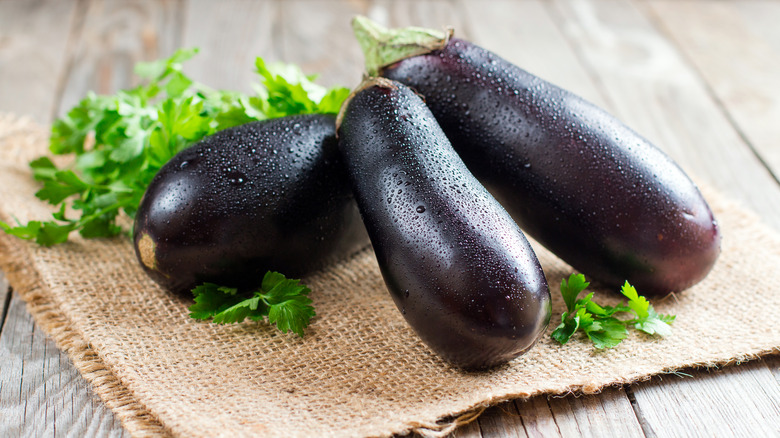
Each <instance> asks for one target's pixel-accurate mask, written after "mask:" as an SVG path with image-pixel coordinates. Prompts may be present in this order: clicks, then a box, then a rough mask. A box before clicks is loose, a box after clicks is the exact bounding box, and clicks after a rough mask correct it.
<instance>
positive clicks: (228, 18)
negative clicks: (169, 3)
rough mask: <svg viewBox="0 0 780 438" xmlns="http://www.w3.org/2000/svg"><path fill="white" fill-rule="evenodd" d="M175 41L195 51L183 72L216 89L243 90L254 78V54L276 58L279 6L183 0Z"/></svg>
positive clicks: (278, 56)
mask: <svg viewBox="0 0 780 438" xmlns="http://www.w3.org/2000/svg"><path fill="white" fill-rule="evenodd" d="M184 17H185V18H184V28H183V32H182V41H181V44H182V46H184V47H199V48H200V49H201V52H200V53H199V54H198V56H196V57H195V58H194V59H193V60H191V61H189V62H188V63H187V64H186V65H185V68H184V71H185V72H187V73H188V74H191V75H192V76H193V78H194V79H195V80H197V81H200V82H202V83H204V84H208V86H210V87H212V88H216V89H229V90H236V91H241V92H244V93H249V92H251V91H252V87H251V84H252V83H255V82H257V75H256V74H255V68H254V65H255V64H254V61H255V57H257V56H262V57H263V58H264V59H266V60H267V61H279V60H282V59H283V56H282V54H281V53H280V52H279V51H278V48H277V47H276V46H275V45H274V41H275V39H276V38H278V35H279V32H280V31H279V26H280V24H279V8H278V5H277V4H276V3H275V2H273V1H270V0H262V1H255V2H242V1H220V2H214V1H210V0H187V1H186V3H184Z"/></svg>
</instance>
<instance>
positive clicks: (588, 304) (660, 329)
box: [552, 274, 675, 349]
mask: <svg viewBox="0 0 780 438" xmlns="http://www.w3.org/2000/svg"><path fill="white" fill-rule="evenodd" d="M588 285H589V283H588V282H586V281H585V277H584V276H583V275H581V274H572V275H571V276H569V280H568V281H566V279H563V280H562V281H561V295H562V296H563V300H564V302H565V303H566V308H567V309H568V310H567V311H566V312H564V313H563V315H561V324H560V325H559V326H558V327H557V328H556V329H555V330H554V331H553V332H552V337H553V339H555V340H556V341H558V342H559V343H561V344H566V343H567V342H568V341H569V339H571V337H572V336H574V334H575V333H576V332H577V331H578V330H580V331H582V332H583V333H585V335H586V336H587V337H588V339H590V340H591V342H593V346H594V347H595V348H597V349H605V348H613V347H615V346H617V345H618V344H619V343H620V342H621V341H622V340H623V339H625V338H626V337H627V336H628V329H627V327H628V326H631V327H633V328H635V329H637V330H640V331H643V332H645V333H647V334H650V335H659V336H668V335H669V334H671V326H670V324H671V322H672V321H674V318H675V317H674V316H670V315H659V314H658V313H656V311H655V309H653V306H652V305H651V304H650V302H649V301H647V299H646V298H645V297H643V296H641V295H639V294H638V293H637V291H636V289H635V288H634V287H633V286H631V285H630V284H629V283H628V282H626V283H625V284H624V285H623V288H622V289H621V293H622V294H623V295H624V296H626V297H627V298H628V300H629V301H628V303H627V304H624V303H620V304H618V305H616V306H614V307H611V306H601V305H599V304H597V303H596V302H595V301H593V295H594V294H593V292H590V293H588V294H587V295H586V296H585V297H584V298H581V299H577V297H578V296H579V294H580V293H581V292H582V291H584V290H585V289H586V288H587V287H588ZM625 313H633V314H634V315H635V316H636V318H634V319H630V320H622V319H619V318H617V317H616V316H615V315H617V314H625Z"/></svg>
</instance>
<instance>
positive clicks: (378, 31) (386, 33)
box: [352, 15, 453, 77]
mask: <svg viewBox="0 0 780 438" xmlns="http://www.w3.org/2000/svg"><path fill="white" fill-rule="evenodd" d="M352 30H353V31H354V33H355V38H357V40H358V43H360V47H361V48H362V49H363V54H364V55H365V58H366V71H367V72H368V76H371V77H374V76H379V73H380V71H381V70H382V68H384V67H387V66H388V65H391V64H395V63H396V62H398V61H401V60H402V59H406V58H410V57H412V56H417V55H422V54H425V53H429V52H432V51H434V50H439V49H441V48H443V47H444V46H446V45H447V43H448V42H449V40H450V38H451V37H452V34H453V30H452V28H447V29H446V30H444V31H440V30H435V29H425V28H422V27H403V28H398V29H388V28H386V27H384V26H382V25H380V24H379V23H377V22H375V21H372V20H370V19H369V18H366V17H363V16H360V15H358V16H356V17H355V18H353V19H352Z"/></svg>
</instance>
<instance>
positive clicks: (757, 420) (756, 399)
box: [634, 362, 780, 437]
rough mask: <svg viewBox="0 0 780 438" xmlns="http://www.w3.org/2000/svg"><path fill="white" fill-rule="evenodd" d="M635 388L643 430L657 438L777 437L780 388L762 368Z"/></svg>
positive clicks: (661, 381) (746, 366) (756, 366)
mask: <svg viewBox="0 0 780 438" xmlns="http://www.w3.org/2000/svg"><path fill="white" fill-rule="evenodd" d="M635 387H636V388H635V390H634V394H635V396H636V400H637V403H638V404H639V405H640V406H641V409H642V415H643V417H644V419H645V422H646V423H645V424H646V425H647V427H649V428H650V429H651V430H652V432H653V434H654V435H656V436H658V437H683V436H711V437H736V436H742V437H759V436H766V437H768V436H780V386H778V385H777V382H776V380H775V378H774V377H773V376H772V373H771V371H769V369H768V368H767V367H766V364H765V363H764V362H755V363H748V364H744V365H741V366H739V367H727V368H724V369H723V370H719V371H710V372H698V373H695V378H694V379H692V378H690V377H676V376H671V375H670V376H663V377H655V378H653V379H652V380H651V381H650V382H647V383H641V384H638V385H635Z"/></svg>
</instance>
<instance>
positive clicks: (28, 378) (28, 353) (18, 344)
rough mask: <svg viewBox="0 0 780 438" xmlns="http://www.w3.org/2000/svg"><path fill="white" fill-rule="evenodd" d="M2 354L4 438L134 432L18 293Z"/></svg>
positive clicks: (0, 341)
mask: <svg viewBox="0 0 780 438" xmlns="http://www.w3.org/2000/svg"><path fill="white" fill-rule="evenodd" d="M0 357H2V366H0V413H2V415H0V436H8V437H10V436H110V437H124V436H129V434H128V433H127V432H125V431H124V429H122V427H121V425H120V423H119V421H118V420H117V419H116V417H115V416H114V414H113V412H111V411H110V410H109V409H108V408H107V407H106V406H105V405H104V404H103V403H102V402H100V400H99V399H97V397H96V396H95V395H94V394H93V392H92V388H91V387H90V385H89V384H88V383H87V382H86V381H85V380H84V378H83V377H81V375H80V374H79V373H78V371H76V369H75V368H74V367H73V365H72V364H71V363H70V360H69V359H68V357H67V356H66V355H65V354H64V353H62V352H61V351H59V350H58V349H57V347H56V345H54V341H52V340H51V339H50V338H48V337H47V336H46V335H45V334H44V333H43V332H42V331H41V330H40V329H39V328H38V327H37V326H36V325H35V324H34V323H33V320H32V317H31V316H30V314H29V313H28V312H27V309H26V307H25V303H24V302H23V301H22V300H21V299H20V298H19V296H18V295H16V294H14V295H13V297H12V298H11V303H10V306H9V309H8V316H7V318H6V320H5V324H4V325H3V329H2V333H0Z"/></svg>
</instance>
